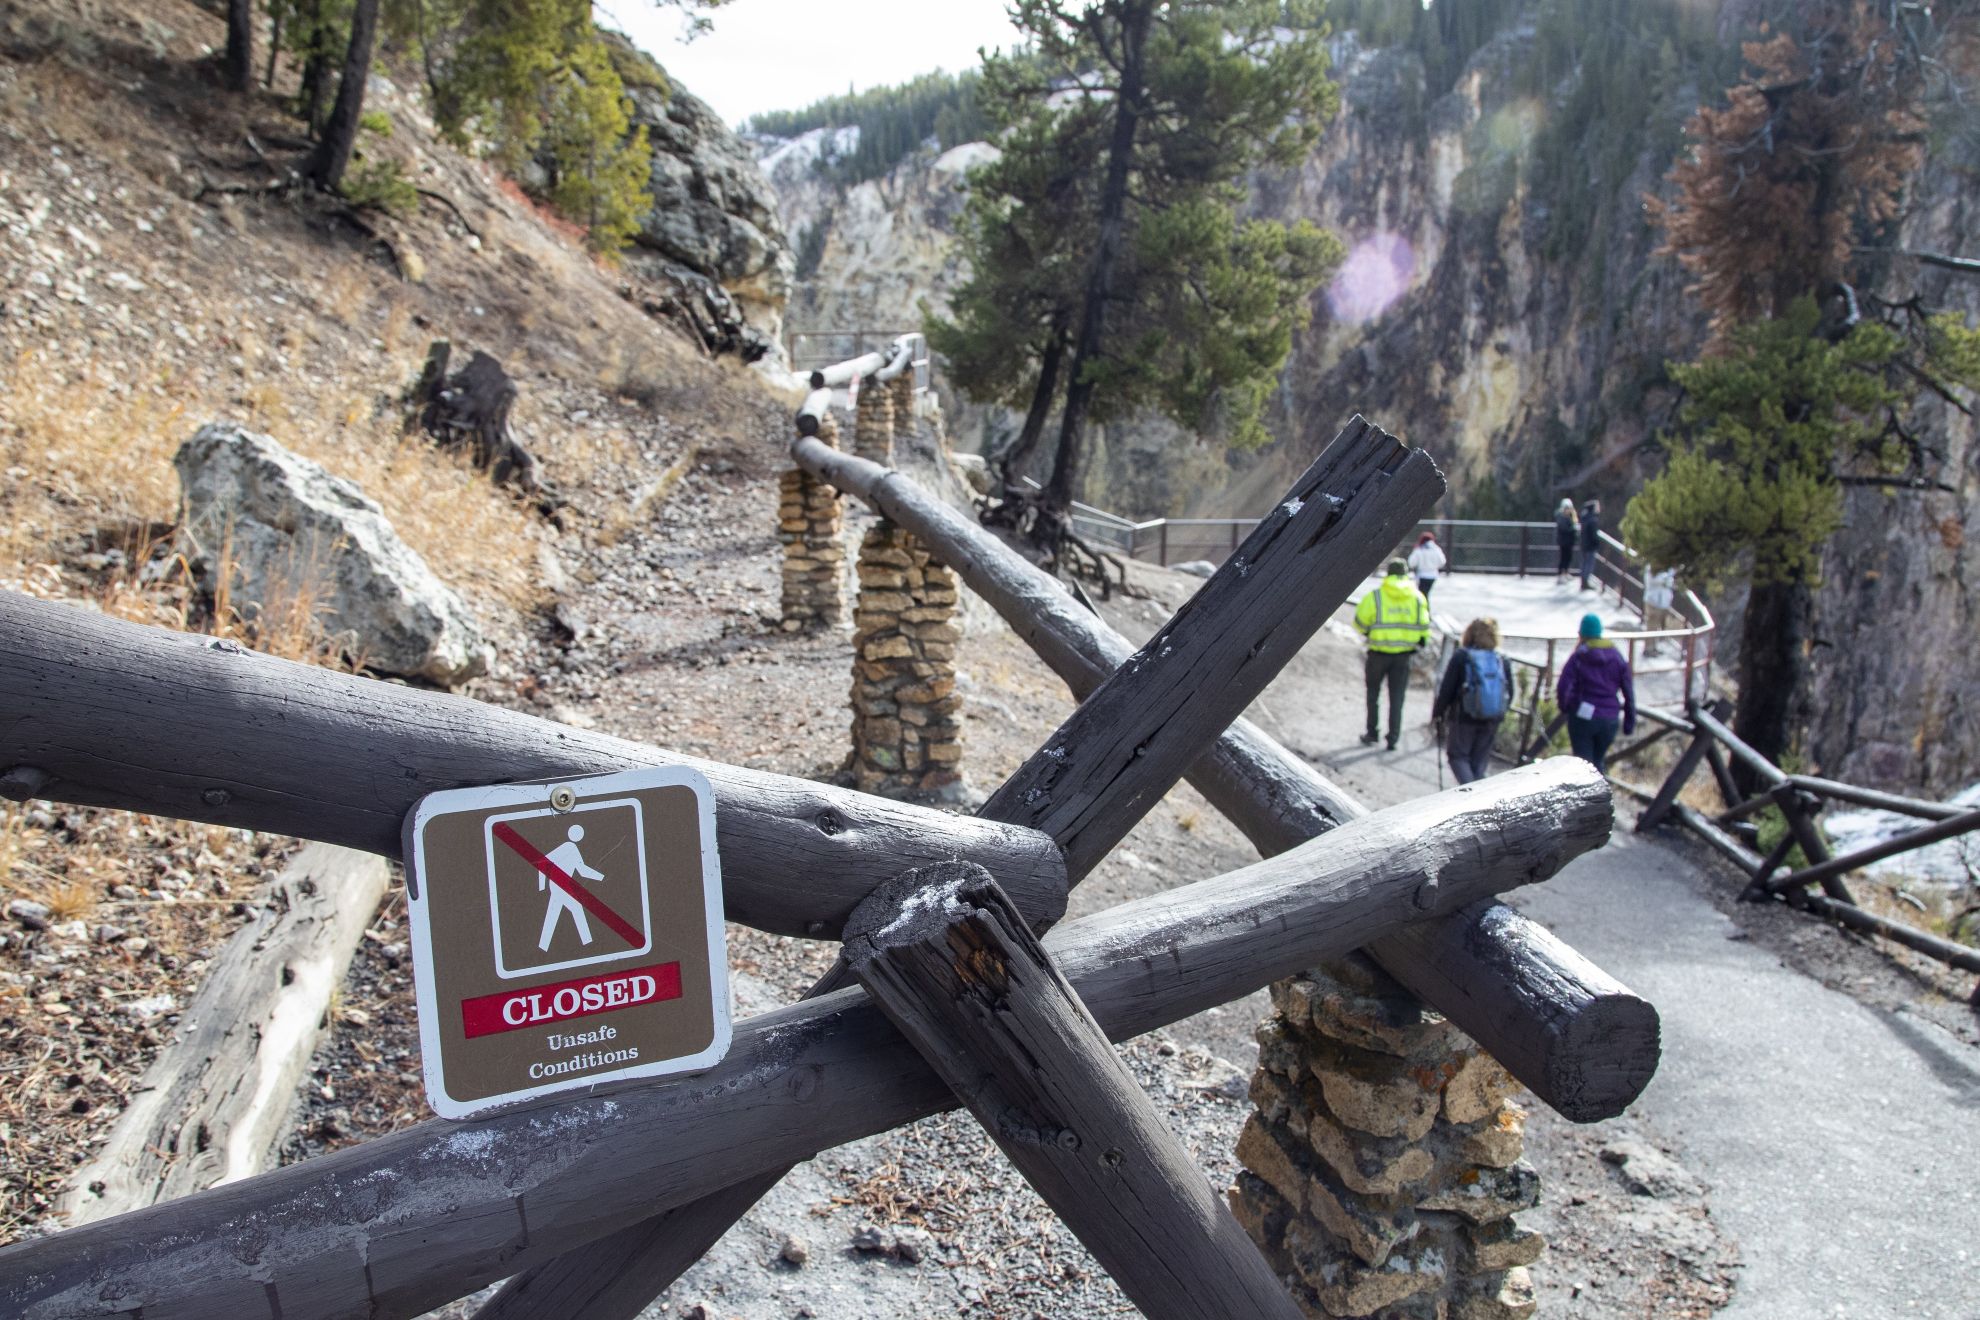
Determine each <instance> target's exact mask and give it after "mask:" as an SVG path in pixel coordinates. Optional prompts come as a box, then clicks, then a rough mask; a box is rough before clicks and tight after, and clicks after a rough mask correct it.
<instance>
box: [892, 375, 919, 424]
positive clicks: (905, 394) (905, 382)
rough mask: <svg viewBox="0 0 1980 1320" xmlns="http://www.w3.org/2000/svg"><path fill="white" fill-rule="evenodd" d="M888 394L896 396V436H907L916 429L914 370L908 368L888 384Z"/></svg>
mask: <svg viewBox="0 0 1980 1320" xmlns="http://www.w3.org/2000/svg"><path fill="white" fill-rule="evenodd" d="M887 393H889V394H891V395H893V396H894V434H895V435H896V436H903V435H906V434H907V433H908V432H910V431H912V430H913V429H914V425H915V416H914V368H913V367H908V368H907V369H906V370H904V371H902V372H901V374H900V375H898V376H896V377H894V378H893V379H892V380H890V381H888V382H887Z"/></svg>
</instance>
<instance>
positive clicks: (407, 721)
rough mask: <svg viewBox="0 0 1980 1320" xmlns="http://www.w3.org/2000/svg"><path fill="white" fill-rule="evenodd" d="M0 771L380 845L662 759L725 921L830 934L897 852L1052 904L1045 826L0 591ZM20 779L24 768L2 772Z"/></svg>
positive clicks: (214, 820)
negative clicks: (511, 792)
mask: <svg viewBox="0 0 1980 1320" xmlns="http://www.w3.org/2000/svg"><path fill="white" fill-rule="evenodd" d="M0 710H4V711H6V713H7V717H6V719H4V720H0V773H4V772H5V771H7V770H9V769H16V768H20V767H28V768H32V769H34V770H37V771H39V772H40V773H41V774H42V775H43V776H45V778H44V779H43V780H42V781H40V786H39V787H38V788H37V789H36V790H35V795H36V796H39V797H45V798H48V799H50V800H53V801H57V802H75V803H80V804H83V805H86V806H98V807H121V808H124V809H126V810H129V811H143V812H150V813H152V814H154V815H160V816H177V817H180V818H181V819H185V820H197V821H205V822H207V823H209V824H213V825H233V826H238V827H240V828H243V829H253V830H268V831H271V832H273V833H277V834H289V835H294V836H296V837H298V838H304V839H317V840H320V841H322V842H324V843H335V844H341V845H343V846H345V847H347V848H356V849H358V850H360V851H362V852H373V853H379V854H381V855H383V856H386V857H393V858H396V857H398V856H399V852H400V848H401V846H402V843H401V839H400V836H399V830H400V825H401V823H402V821H403V820H404V818H405V814H406V813H407V812H408V811H410V810H411V809H412V806H413V803H415V802H417V801H418V800H419V799H420V798H421V797H423V796H424V795H425V794H427V793H431V792H433V791H434V790H436V789H442V788H459V787H462V786H464V785H473V784H495V783H502V782H505V781H514V780H534V779H549V778H554V777H556V776H559V775H584V774H603V773H606V772H608V771H613V770H627V769H632V768H634V767H637V766H651V765H681V766H687V767H690V768H692V769H695V770H698V771H700V772H701V773H702V774H703V775H705V776H707V778H708V782H709V783H710V784H711V785H712V786H713V787H714V790H715V804H716V809H715V833H716V841H717V844H718V846H719V848H720V850H721V858H722V893H723V903H724V906H725V907H726V909H727V914H728V917H729V919H730V920H731V921H739V922H742V923H744V924H746V925H750V926H755V927H757V928H758V929H761V930H767V931H771V932H773V933H775V934H779V935H795V936H802V937H810V938H816V939H836V938H837V937H838V933H839V929H840V927H841V926H842V925H844V923H845V919H846V917H847V916H848V915H850V914H851V912H852V910H853V908H854V907H856V906H858V904H859V902H860V900H861V899H863V898H865V897H866V895H868V894H869V893H871V892H872V891H873V889H874V888H875V887H876V886H878V885H880V884H881V883H883V882H884V881H886V880H888V879H891V878H892V877H894V876H896V875H899V874H900V872H901V870H902V868H903V867H904V866H916V865H928V864H932V863H934V862H938V861H947V860H950V859H961V860H964V861H974V862H976V863H978V864H979V865H981V866H983V867H985V868H986V869H989V870H990V871H991V873H992V874H994V875H997V876H999V877H1001V878H1002V879H1003V883H1004V886H1005V888H1006V889H1007V890H1008V891H1009V892H1010V894H1011V897H1012V898H1013V899H1014V900H1015V901H1016V902H1017V903H1018V905H1019V906H1020V907H1022V908H1024V909H1025V911H1026V912H1027V914H1030V915H1031V916H1032V917H1033V919H1034V920H1040V921H1049V920H1054V919H1056V918H1057V917H1058V916H1059V915H1060V914H1061V913H1063V912H1064V911H1065V894H1066V876H1065V861H1064V858H1063V856H1062V855H1061V853H1060V850H1059V849H1058V847H1057V846H1056V845H1054V844H1053V842H1052V840H1051V839H1050V838H1048V837H1046V836H1045V835H1042V834H1039V833H1037V832H1035V831H1032V830H1027V829H1022V828H1019V827H1016V826H1011V825H1005V824H1001V823H998V822H995V821H989V820H980V819H972V818H970V817H967V816H954V815H950V814H948V813H946V812H941V811H936V810H933V809H932V808H927V807H916V806H911V805H908V804H907V803H900V802H889V801H887V800H885V799H883V798H876V797H871V796H868V795H867V794H864V793H856V792H853V791H851V790H850V789H841V788H833V787H830V786H828V785H825V784H816V783H812V782H811V781H809V780H803V779H794V778H790V777H788V776H785V775H774V774H770V773H767V772H765V771H760V770H744V769H741V768H740V767H737V766H732V765H723V764H722V763H720V762H719V761H704V760H700V759H698V758H695V757H691V756H682V755H679V754H677V753H673V752H669V751H666V750H663V749H661V748H656V747H647V746H644V745H642V744H639V743H635V742H629V741H626V740H625V739H622V738H613V737H609V736H606V735H604V734H598V733H591V732H587V731H585V730H583V729H576V728H572V727H570V726H569V725H564V724H555V723H552V722H551V721H549V720H541V719H536V718H534V717H532V716H528V715H523V714H520V713H519V712H516V711H512V710H505V709H503V708H502V707H499V706H490V705H486V704H484V703H482V702H478V701H470V700H468V699H467V698H464V697H455V696H448V695H446V694H442V693H434V692H420V691H416V690H414V689H412V688H408V687H401V686H399V685H397V684H392V683H381V682H378V681H376V680H373V679H368V678H361V677H358V676H357V675H354V674H339V673H333V672H331V671H330V670H327V669H319V668H316V667H314V666H311V665H300V664H294V663H292V662H290V661H287V660H278V659H275V658H274V657H272V656H266V655H261V654H259V653H257V652H254V651H249V650H246V649H244V648H242V647H240V646H237V645H235V644H234V643H232V642H225V641H219V640H216V639H214V638H211V637H203V636H198V635H196V634H190V633H177V632H172V631H169V630H167V629H164V628H151V627H146V626H144V625H142V624H135V623H124V622H121V621H119V620H115V619H107V618H104V617H103V616H102V615H98V614H92V613H90V612H88V611H86V610H82V609H78V608H75V607H74V606H69V605H57V604H50V603H47V602H44V601H36V600H31V599H29V598H28V597H26V596H21V595H17V594H15V593H13V592H4V591H0ZM22 782H26V781H22Z"/></svg>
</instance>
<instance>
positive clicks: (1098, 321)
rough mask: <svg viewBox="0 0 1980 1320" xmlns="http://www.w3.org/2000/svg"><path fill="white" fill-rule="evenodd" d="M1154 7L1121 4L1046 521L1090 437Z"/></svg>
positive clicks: (1068, 498)
mask: <svg viewBox="0 0 1980 1320" xmlns="http://www.w3.org/2000/svg"><path fill="white" fill-rule="evenodd" d="M1154 11H1155V5H1154V0H1133V3H1129V4H1126V5H1123V6H1122V8H1121V16H1120V23H1121V31H1120V50H1121V68H1120V75H1121V81H1120V90H1119V91H1118V92H1116V93H1115V96H1114V128H1113V136H1112V138H1111V139H1110V140H1109V142H1108V144H1107V177H1106V180H1105V182H1104V183H1103V184H1102V185H1101V189H1100V212H1099V215H1100V240H1099V243H1098V244H1097V245H1096V246H1095V248H1094V252H1093V265H1092V268H1091V269H1090V270H1089V272H1088V274H1087V278H1086V293H1085V297H1084V300H1083V302H1082V305H1081V307H1080V315H1079V336H1078V338H1077V339H1076V340H1075V341H1074V343H1073V359H1072V367H1071V369H1070V370H1069V371H1068V372H1067V376H1066V382H1067V383H1066V410H1065V413H1064V415H1063V416H1062V417H1061V418H1060V419H1059V451H1058V453H1057V455H1056V456H1055V457H1054V458H1053V461H1052V479H1051V481H1050V482H1049V483H1048V484H1047V485H1046V488H1045V508H1046V513H1047V518H1046V521H1047V522H1048V523H1054V522H1060V521H1062V520H1063V519H1064V516H1065V513H1066V511H1067V510H1068V509H1070V508H1071V507H1072V500H1073V483H1074V481H1075V479H1076V478H1077V476H1078V471H1079V460H1080V450H1081V448H1082V447H1083V445H1084V443H1085V439H1086V435H1085V432H1086V418H1087V414H1088V413H1089V412H1090V411H1091V410H1092V407H1093V381H1092V379H1091V378H1090V377H1089V376H1088V373H1087V368H1088V367H1089V366H1090V365H1091V364H1092V362H1093V361H1094V359H1095V358H1097V357H1099V356H1100V352H1101V349H1102V346H1103V342H1104V338H1105V334H1106V321H1107V300H1108V297H1109V295H1111V294H1112V292H1113V284H1114V270H1115V267H1116V266H1118V265H1119V264H1120V256H1121V248H1122V247H1123V246H1124V245H1125V242H1126V237H1127V194H1128V176H1129V174H1130V173H1131V172H1132V169H1133V165H1134V141H1135V134H1136V133H1137V132H1138V131H1139V129H1140V127H1141V99H1142V84H1143V78H1144V68H1143V52H1144V50H1145V48H1146V46H1147V44H1148V29H1149V26H1150V24H1151V23H1152V22H1153V21H1154ZM1095 21H1101V20H1098V19H1096V20H1095Z"/></svg>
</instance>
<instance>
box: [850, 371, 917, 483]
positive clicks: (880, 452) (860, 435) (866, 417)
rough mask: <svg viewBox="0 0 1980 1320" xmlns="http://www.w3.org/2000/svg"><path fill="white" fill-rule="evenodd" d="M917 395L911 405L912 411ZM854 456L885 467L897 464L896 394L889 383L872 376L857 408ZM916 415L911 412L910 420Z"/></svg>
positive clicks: (861, 390)
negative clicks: (895, 456) (895, 461)
mask: <svg viewBox="0 0 1980 1320" xmlns="http://www.w3.org/2000/svg"><path fill="white" fill-rule="evenodd" d="M913 397H914V396H913V395H912V394H910V395H909V396H908V398H909V405H910V407H912V403H913ZM853 410H854V414H853V453H855V454H857V455H859V457H861V458H868V459H872V460H873V461H874V462H875V463H878V464H880V465H881V466H882V467H892V466H893V463H894V394H893V391H892V390H891V389H889V388H888V386H887V383H886V382H885V381H880V380H876V379H874V378H873V377H871V376H868V377H867V378H866V379H864V380H862V381H861V382H860V383H859V397H858V399H857V401H856V402H855V403H854V404H853ZM913 415H914V414H913V413H912V412H909V414H908V416H909V417H912V416H913Z"/></svg>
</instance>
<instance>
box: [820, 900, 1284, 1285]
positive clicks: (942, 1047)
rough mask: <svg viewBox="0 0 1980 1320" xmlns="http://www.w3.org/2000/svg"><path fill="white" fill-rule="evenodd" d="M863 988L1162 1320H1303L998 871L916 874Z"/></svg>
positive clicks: (878, 932)
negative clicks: (1232, 1319)
mask: <svg viewBox="0 0 1980 1320" xmlns="http://www.w3.org/2000/svg"><path fill="white" fill-rule="evenodd" d="M846 956H847V958H848V959H849V960H850V961H851V963H852V969H853V974H854V975H855V976H857V977H858V978H859V983H860V984H861V985H862V986H864V987H866V992H867V994H868V995H869V996H870V997H871V998H872V999H873V1001H874V1002H875V1003H877V1004H878V1005H879V1006H880V1009H881V1011H882V1012H884V1013H885V1014H886V1015H887V1020H888V1021H890V1022H892V1023H893V1024H894V1026H895V1027H896V1028H898V1029H899V1031H900V1033H901V1034H902V1035H903V1036H905V1037H907V1039H908V1041H909V1043H910V1044H912V1045H913V1046H914V1048H915V1050H916V1052H917V1053H919V1054H920V1055H921V1057H922V1058H923V1059H925V1060H927V1061H928V1063H929V1065H930V1066H932V1067H933V1068H934V1069H935V1071H936V1072H937V1073H939V1074H940V1075H941V1077H942V1080H943V1081H945V1082H947V1083H948V1084H949V1089H950V1090H952V1091H954V1092H955V1093H956V1095H957V1097H958V1098H960V1099H961V1100H962V1102H963V1103H964V1104H965V1105H967V1106H968V1108H969V1111H970V1112H971V1113H972V1114H974V1115H975V1116H976V1120H977V1122H979V1123H981V1124H982V1125H983V1129H984V1130H985V1131H986V1132H988V1133H989V1134H990V1136H991V1138H992V1139H993V1140H995V1141H996V1143H997V1145H998V1147H999V1148H1000V1149H1001V1150H1002V1151H1003V1152H1004V1154H1005V1155H1006V1156H1007V1157H1008V1158H1009V1159H1010V1161H1011V1163H1012V1164H1014V1165H1016V1166H1017V1168H1018V1170H1019V1171H1020V1172H1022V1173H1023V1174H1024V1177H1025V1180H1026V1181H1027V1182H1029V1183H1030V1184H1031V1185H1032V1186H1033V1187H1034V1188H1036V1189H1037V1191H1038V1194H1039V1195H1040V1196H1042V1197H1044V1198H1045V1203H1046V1204H1047V1205H1049V1206H1051V1207H1052V1209H1053V1210H1054V1211H1056V1212H1057V1213H1058V1215H1059V1218H1060V1219H1062V1220H1064V1221H1065V1223H1066V1225H1067V1227H1069V1228H1071V1229H1072V1231H1073V1232H1074V1234H1075V1235H1077V1236H1078V1238H1079V1240H1080V1241H1081V1242H1082V1243H1084V1244H1085V1245H1086V1249H1087V1250H1088V1251H1090V1252H1092V1253H1093V1258H1094V1259H1095V1260H1096V1261H1098V1262H1099V1263H1100V1267H1101V1268H1102V1269H1104V1270H1106V1271H1107V1273H1108V1274H1110V1275H1112V1276H1113V1278H1114V1281H1115V1282H1116V1283H1118V1284H1119V1285H1120V1287H1121V1291H1122V1292H1124V1293H1126V1294H1127V1295H1128V1298H1129V1299H1130V1300H1131V1301H1133V1302H1134V1304H1135V1306H1136V1307H1137V1308H1138V1309H1139V1310H1140V1311H1141V1313H1142V1314H1143V1315H1145V1316H1148V1317H1150V1320H1225V1318H1226V1317H1229V1316H1239V1315H1241V1316H1258V1317H1276V1320H1300V1318H1301V1314H1302V1313H1301V1311H1300V1309H1299V1308H1298V1307H1297V1306H1295V1305H1294V1304H1293V1300H1292V1297H1291V1296H1290V1295H1289V1294H1288V1293H1287V1292H1286V1290H1285V1288H1284V1287H1283V1286H1282V1285H1281V1284H1280V1283H1279V1280H1278V1279H1277V1277H1275V1276H1274V1274H1273V1272H1272V1267H1271V1266H1270V1265H1268V1264H1266V1262H1265V1258H1264V1257H1263V1256H1261V1255H1260V1254H1259V1253H1258V1248H1257V1247H1256V1246H1254V1245H1253V1244H1252V1241H1251V1239H1250V1238H1249V1237H1247V1236H1245V1232H1244V1229H1243V1228H1241V1227H1239V1225H1238V1222H1237V1220H1236V1219H1235V1218H1234V1217H1232V1215H1231V1212H1230V1210H1229V1208H1228V1207H1227V1206H1225V1204H1224V1202H1223V1200H1222V1198H1221V1197H1219V1196H1217V1195H1216V1194H1215V1193H1214V1192H1213V1191H1212V1190H1211V1188H1210V1183H1209V1180H1208V1179H1206V1178H1205V1177H1204V1176H1203V1171H1202V1170H1201V1169H1199V1168H1198V1167H1197V1166H1196V1161H1195V1160H1194V1159H1192V1158H1191V1157H1190V1154H1189V1152H1188V1151H1186V1150H1184V1149H1183V1147H1182V1143H1180V1142H1179V1141H1177V1140H1176V1137H1175V1134H1174V1133H1172V1132H1170V1131H1169V1129H1168V1127H1167V1126H1166V1125H1165V1124H1164V1123H1163V1121H1162V1118H1161V1115H1159V1114H1157V1113H1156V1112H1155V1106H1154V1103H1153V1102H1152V1101H1150V1100H1149V1098H1148V1095H1147V1093H1146V1092H1144V1091H1143V1090H1142V1089H1141V1086H1140V1084H1139V1083H1138V1082H1136V1081H1135V1079H1134V1076H1133V1074H1131V1073H1130V1072H1128V1070H1127V1065H1126V1064H1124V1063H1123V1062H1121V1058H1120V1056H1119V1055H1117V1054H1115V1053H1114V1048H1113V1046H1112V1045H1111V1044H1110V1043H1108V1040H1107V1037H1106V1034H1105V1033H1104V1032H1103V1031H1102V1030H1101V1029H1100V1024H1099V1023H1098V1022H1096V1021H1094V1020H1093V1015H1092V1014H1091V1013H1089V1012H1088V1011H1087V1008H1086V1005H1084V1004H1082V1003H1081V1002H1080V1000H1079V996H1078V995H1077V994H1075V993H1074V992H1073V988H1072V986H1070V985H1069V984H1067V982H1066V980H1065V978H1064V977H1063V976H1061V975H1060V974H1059V972H1058V969H1057V968H1056V967H1054V966H1053V965H1052V962H1051V960H1050V959H1049V958H1047V957H1046V956H1045V951H1044V949H1043V948H1041V947H1040V945H1039V943H1038V940H1037V938H1036V937H1034V936H1033V935H1032V933H1031V932H1030V930H1028V929H1027V928H1026V927H1025V923H1024V918H1023V916H1022V915H1021V914H1020V913H1019V912H1018V910H1017V909H1016V908H1015V907H1013V906H1012V905H1011V901H1010V900H1009V899H1008V898H1006V897H1004V894H1003V892H1002V891H1001V890H999V889H998V888H997V883H996V881H994V880H992V879H991V878H990V873H989V872H988V871H985V870H984V869H983V868H982V867H980V866H971V865H969V864H968V863H966V862H945V863H943V864H942V865H939V866H933V867H928V868H925V869H923V870H919V871H910V872H908V873H907V874H906V875H904V876H902V877H900V878H899V879H898V880H896V881H894V882H893V883H891V884H887V885H883V886H882V887H881V888H880V889H878V890H876V891H875V892H874V894H873V896H872V897H871V898H869V899H867V900H866V902H864V903H862V904H860V906H859V908H858V909H857V910H856V911H854V913H853V915H852V920H851V921H849V922H847V923H846Z"/></svg>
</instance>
